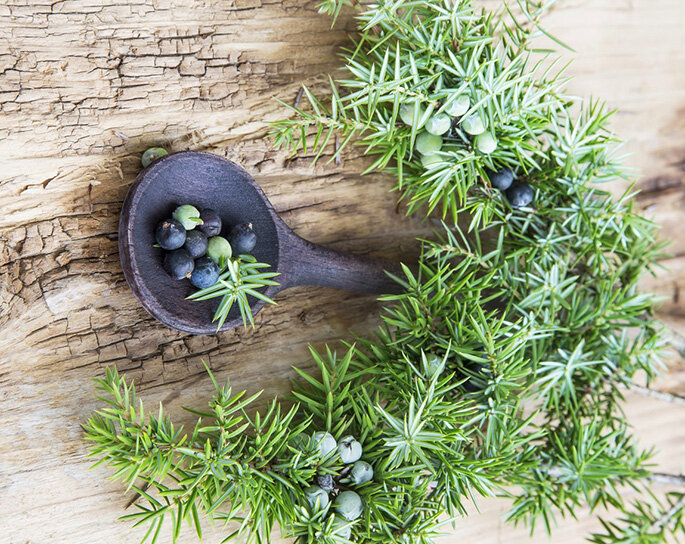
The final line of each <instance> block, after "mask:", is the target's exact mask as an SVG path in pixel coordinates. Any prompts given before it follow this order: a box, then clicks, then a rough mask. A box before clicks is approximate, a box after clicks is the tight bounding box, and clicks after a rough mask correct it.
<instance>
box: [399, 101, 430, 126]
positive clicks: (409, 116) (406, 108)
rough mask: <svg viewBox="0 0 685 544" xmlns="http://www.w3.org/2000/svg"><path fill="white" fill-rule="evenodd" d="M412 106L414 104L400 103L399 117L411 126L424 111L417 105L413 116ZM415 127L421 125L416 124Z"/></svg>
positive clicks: (419, 118)
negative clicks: (416, 110) (415, 113)
mask: <svg viewBox="0 0 685 544" xmlns="http://www.w3.org/2000/svg"><path fill="white" fill-rule="evenodd" d="M414 107H415V106H414V104H402V105H401V106H400V119H402V121H403V122H404V124H405V125H409V126H410V127H413V126H414V123H415V122H416V123H418V122H419V121H420V120H421V118H422V117H423V114H424V111H425V110H424V109H423V108H422V107H421V106H420V105H419V107H418V112H417V115H416V117H414ZM416 128H417V129H419V128H421V127H420V126H417V127H416Z"/></svg>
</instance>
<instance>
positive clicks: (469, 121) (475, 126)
mask: <svg viewBox="0 0 685 544" xmlns="http://www.w3.org/2000/svg"><path fill="white" fill-rule="evenodd" d="M461 128H462V129H464V132H466V133H467V134H470V135H471V136H477V135H478V134H482V133H483V132H485V123H483V120H482V119H481V118H480V115H478V114H477V113H474V114H473V115H469V116H468V117H465V118H464V119H462V120H461Z"/></svg>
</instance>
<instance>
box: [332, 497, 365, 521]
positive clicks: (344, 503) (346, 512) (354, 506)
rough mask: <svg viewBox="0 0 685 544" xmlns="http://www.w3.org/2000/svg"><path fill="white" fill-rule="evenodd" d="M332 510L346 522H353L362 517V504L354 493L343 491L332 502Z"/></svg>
mask: <svg viewBox="0 0 685 544" xmlns="http://www.w3.org/2000/svg"><path fill="white" fill-rule="evenodd" d="M333 508H335V511H336V512H337V513H338V514H340V515H341V516H342V517H343V518H345V519H346V520H348V521H353V520H355V519H357V518H358V517H359V516H361V515H362V511H363V509H364V503H362V498H361V497H360V496H359V495H357V494H356V493H355V492H354V491H343V492H342V493H340V495H338V496H337V497H336V499H335V501H334V502H333Z"/></svg>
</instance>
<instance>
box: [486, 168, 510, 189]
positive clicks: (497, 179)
mask: <svg viewBox="0 0 685 544" xmlns="http://www.w3.org/2000/svg"><path fill="white" fill-rule="evenodd" d="M485 173H486V174H487V175H488V179H489V180H490V184H491V185H492V186H493V187H495V188H496V189H499V190H500V191H506V190H507V189H508V188H509V187H510V186H511V184H512V183H513V182H514V173H513V172H512V171H511V170H510V169H509V168H505V167H502V168H500V169H499V170H497V171H493V170H486V172H485Z"/></svg>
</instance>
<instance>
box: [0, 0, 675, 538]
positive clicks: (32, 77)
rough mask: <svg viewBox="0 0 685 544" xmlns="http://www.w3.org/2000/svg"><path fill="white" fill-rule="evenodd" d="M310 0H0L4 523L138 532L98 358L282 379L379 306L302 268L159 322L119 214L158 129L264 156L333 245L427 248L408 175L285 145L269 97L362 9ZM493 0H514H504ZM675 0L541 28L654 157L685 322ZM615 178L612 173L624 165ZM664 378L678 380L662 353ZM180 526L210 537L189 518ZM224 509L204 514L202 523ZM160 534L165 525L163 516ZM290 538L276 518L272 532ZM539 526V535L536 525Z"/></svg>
mask: <svg viewBox="0 0 685 544" xmlns="http://www.w3.org/2000/svg"><path fill="white" fill-rule="evenodd" d="M315 4H316V2H313V1H305V0H284V1H281V0H237V1H235V2H231V1H230V0H173V1H172V0H126V1H125V2H124V1H118V2H116V1H115V2H111V1H105V0H62V1H58V2H55V1H54V0H9V1H8V2H3V3H2V5H0V109H1V111H2V115H1V116H0V156H2V157H3V161H2V163H3V169H2V173H1V174H0V180H1V181H0V204H2V206H1V208H0V209H1V210H2V214H0V384H1V386H2V387H1V388H0V411H1V413H2V414H3V424H2V426H0V526H2V527H3V536H2V538H0V540H2V541H3V542H5V541H7V542H10V543H17V544H19V543H21V544H24V543H26V542H30V543H41V544H42V543H44V542H69V543H86V542H109V543H112V544H119V543H121V544H123V543H130V542H134V541H136V539H137V538H140V536H142V532H141V531H140V530H136V529H134V530H132V529H130V528H129V527H128V526H127V524H125V523H122V522H118V521H116V518H117V517H118V516H119V515H121V514H122V512H123V510H122V509H123V506H124V505H125V504H126V502H127V500H128V499H129V497H128V496H124V495H122V487H121V486H120V485H119V484H117V483H111V482H108V481H106V480H105V477H106V476H107V475H108V471H107V470H105V469H100V468H98V469H96V470H92V471H89V470H88V466H89V461H88V460H87V459H86V457H85V454H86V450H85V447H84V444H83V442H82V441H81V431H80V428H79V424H80V423H81V422H82V421H83V420H84V419H85V418H86V417H87V415H88V414H89V413H90V412H91V411H92V410H93V409H94V408H95V407H96V402H95V401H94V400H93V397H92V393H93V389H92V385H91V383H90V378H92V377H94V376H98V375H101V374H102V373H103V369H104V366H105V365H107V364H116V365H117V366H118V367H119V368H120V369H121V370H124V371H126V372H127V374H128V375H129V376H130V377H132V378H135V380H136V382H137V383H138V384H139V388H140V391H141V392H142V396H143V398H144V399H145V400H146V401H147V403H148V405H149V406H155V404H156V403H157V402H159V401H163V402H165V403H166V404H167V406H168V407H169V409H170V411H171V413H172V414H173V415H175V416H177V418H178V420H179V421H189V419H188V417H187V414H184V413H183V412H182V410H181V408H180V407H181V406H184V405H186V406H196V407H200V406H203V405H204V403H205V402H206V399H207V397H208V395H209V393H210V390H211V387H210V383H209V381H208V379H207V377H206V375H205V374H204V372H203V369H202V365H201V362H200V361H201V359H205V360H207V361H208V362H209V363H210V364H211V366H212V368H214V369H215V371H216V372H217V374H218V377H219V378H220V379H222V380H223V379H225V378H226V377H227V376H230V377H231V379H232V381H233V383H234V385H235V387H236V388H238V389H243V388H245V389H248V390H249V391H253V392H254V391H256V390H259V389H263V390H264V395H263V398H264V399H265V400H266V399H268V398H270V397H272V396H273V395H275V394H282V393H284V392H285V391H287V390H288V389H289V380H290V379H292V378H293V372H292V370H291V365H293V364H297V365H300V366H303V367H305V368H309V367H311V361H310V359H309V358H308V356H307V344H308V343H312V344H314V345H315V346H318V347H320V346H321V345H322V344H323V343H324V342H335V341H336V340H337V339H339V338H346V339H350V338H351V337H352V334H353V333H358V334H366V333H368V332H369V331H370V330H371V329H372V327H373V326H374V325H375V324H376V323H377V322H378V316H377V313H378V308H379V306H378V304H377V303H376V302H375V300H374V297H373V296H364V295H356V294H344V293H341V292H339V291H334V290H329V289H325V288H316V289H313V288H306V289H303V288H299V289H293V290H289V291H287V292H285V293H283V294H282V295H280V296H279V299H278V302H279V304H278V306H276V307H273V308H267V309H265V310H264V311H262V312H260V314H259V315H258V316H257V328H256V329H255V330H254V331H251V330H249V331H245V330H236V331H232V332H228V333H221V334H219V335H217V336H214V337H192V336H188V335H185V334H182V333H178V332H175V331H171V330H169V329H167V328H166V327H163V326H161V325H159V324H158V323H156V322H155V321H154V320H153V319H151V318H150V317H149V316H148V315H147V314H146V313H145V311H144V310H143V309H142V308H141V307H140V306H139V305H138V303H137V301H136V299H135V297H134V296H133V294H132V293H131V291H130V290H129V289H128V287H127V286H126V283H125V281H124V278H123V275H122V272H121V268H120V266H119V260H118V254H117V221H118V215H119V211H120V208H121V203H122V201H123V198H124V195H125V194H126V191H127V189H128V187H129V185H130V184H131V183H132V181H133V179H134V178H135V176H136V174H137V172H138V169H139V166H138V165H139V158H140V153H142V151H143V150H144V149H145V148H147V147H149V146H151V145H164V146H167V147H168V148H169V149H171V150H174V151H180V150H186V149H196V150H205V151H210V152H213V153H217V154H220V155H222V156H225V157H227V158H229V159H231V160H233V161H235V162H237V163H239V164H241V165H243V166H244V167H245V168H246V169H248V170H249V171H250V172H251V173H252V174H253V175H254V176H255V178H256V180H257V182H258V183H259V184H260V186H261V187H262V188H263V189H264V191H265V193H266V195H267V196H268V197H269V199H270V200H271V201H272V202H273V204H274V207H275V209H276V210H277V211H278V212H279V213H280V214H281V215H282V216H283V218H284V219H285V221H286V223H287V224H288V225H289V226H290V227H291V228H293V229H294V230H295V231H296V232H298V233H299V234H301V235H302V236H304V237H305V238H307V239H310V240H312V241H314V242H316V243H322V244H325V245H327V246H330V247H332V248H334V249H338V250H346V251H353V252H356V253H360V254H368V255H374V256H383V257H386V258H389V259H400V258H404V259H411V258H412V257H414V256H416V254H417V245H416V243H415V242H414V239H415V237H416V236H421V235H424V234H425V233H426V227H425V226H424V225H422V224H421V223H420V222H418V221H416V220H415V219H413V218H407V217H405V216H404V215H403V214H402V213H401V212H400V213H398V212H397V211H396V208H395V202H394V197H393V196H392V195H389V194H388V190H389V189H390V187H391V185H392V181H391V180H390V179H388V178H387V177H384V176H379V175H377V174H372V175H368V176H363V177H362V176H360V174H359V173H360V172H361V171H362V170H363V169H364V167H365V166H366V165H367V164H368V162H367V161H366V160H365V159H364V158H363V157H362V156H361V152H360V150H350V151H348V152H347V153H346V154H344V156H343V161H342V164H341V165H336V164H334V163H330V164H326V162H325V160H324V161H322V162H320V163H319V164H318V165H317V166H315V167H312V166H311V164H310V162H311V160H310V157H302V158H297V159H288V157H286V156H285V155H284V154H282V153H280V152H275V151H273V149H272V148H271V146H270V144H269V142H268V140H266V139H265V138H264V136H265V134H266V127H265V122H266V121H268V120H270V119H276V118H279V117H281V116H282V115H283V114H284V112H283V109H282V108H281V107H280V106H279V105H278V104H277V103H276V102H275V101H274V100H273V99H274V98H276V97H278V98H281V99H283V100H286V101H292V100H294V99H295V96H296V95H297V92H298V89H299V85H300V83H301V82H306V83H307V84H308V85H310V86H312V87H314V88H317V87H318V86H320V85H322V84H324V83H325V74H327V73H328V72H330V71H331V70H333V69H334V68H335V67H336V66H338V65H339V61H338V58H337V56H336V52H337V51H338V50H339V48H340V46H341V45H343V44H344V43H345V42H346V35H347V33H348V32H349V31H351V30H352V29H353V21H352V19H351V17H350V15H349V14H348V13H346V14H343V16H342V17H341V20H340V23H339V25H338V26H336V28H335V29H333V30H332V31H330V30H329V26H330V21H329V19H328V18H326V17H323V16H319V15H317V13H316V8H315ZM485 4H486V5H488V6H490V7H493V6H498V5H500V2H499V0H489V1H487V2H485ZM684 17H685V4H684V3H683V2H682V1H681V0H565V1H564V0H562V1H561V2H560V4H559V7H557V8H555V10H554V11H553V12H552V13H551V14H550V16H549V17H548V18H547V19H546V22H545V25H546V28H547V29H549V30H550V31H552V32H554V33H556V34H558V35H559V36H560V37H561V38H562V39H563V40H564V41H565V42H567V43H569V44H571V45H572V46H573V47H574V48H575V49H576V51H577V53H576V54H571V53H568V54H566V55H567V56H568V57H569V58H571V57H575V58H576V62H575V64H574V65H573V67H572V73H573V74H574V75H575V76H576V78H575V80H574V81H573V82H572V84H571V89H572V90H573V91H575V92H577V93H578V94H581V95H583V96H590V95H593V96H599V97H603V98H605V99H607V100H608V101H609V104H610V105H611V106H613V107H617V108H619V112H618V113H617V115H616V116H615V118H614V127H615V129H616V131H617V133H618V134H619V135H620V136H621V137H623V138H626V139H628V142H629V143H628V144H627V146H626V151H628V152H630V153H631V156H630V157H629V159H628V162H629V164H631V165H633V166H635V167H636V168H637V169H639V170H640V172H641V173H640V175H639V176H638V179H639V180H640V181H639V183H638V186H639V187H640V188H642V189H643V194H642V195H641V196H640V197H639V203H640V204H641V205H642V206H643V207H645V208H646V210H647V213H649V214H650V215H651V216H652V217H654V218H655V219H656V220H657V221H658V222H659V223H660V224H661V225H662V226H663V234H664V236H665V237H667V238H670V239H672V240H673V244H672V246H671V248H670V249H671V252H672V253H673V257H671V258H669V259H666V260H665V261H664V264H666V265H667V266H668V271H666V272H659V273H658V275H657V277H656V278H655V279H649V278H646V279H645V283H644V285H645V287H646V288H648V289H652V290H655V291H657V292H658V293H660V294H662V295H664V296H665V297H666V300H665V302H664V303H663V304H662V306H661V310H660V316H661V317H662V318H663V319H664V320H665V321H666V322H667V323H668V324H669V325H670V326H671V327H672V328H673V329H674V330H675V331H679V333H680V334H685V312H684V311H683V305H682V303H681V291H682V289H683V288H685V264H683V263H685V261H684V260H683V259H684V256H685V236H683V235H682V233H681V230H682V229H681V228H680V224H681V223H682V214H683V209H684V208H685V190H684V188H683V186H684V185H685V121H684V119H685V115H684V113H685V72H684V71H683V70H682V69H681V68H680V67H682V66H684V65H685V47H684V46H685V43H684V38H683V33H682V21H683V18H684ZM614 188H615V189H616V190H617V191H618V190H619V189H620V187H619V185H618V184H616V186H615V187H614ZM669 364H670V366H669V370H668V372H667V373H666V374H665V376H664V377H663V379H661V380H660V382H659V384H658V385H660V386H661V387H662V388H663V389H666V390H670V391H674V392H680V393H684V392H685V368H684V367H683V365H682V363H681V362H680V360H679V359H676V358H674V359H672V360H670V361H669ZM626 411H627V413H628V415H629V416H630V418H631V421H632V422H633V424H634V425H635V428H636V433H637V435H638V437H639V439H640V442H641V443H642V444H643V445H645V446H648V445H655V446H656V447H657V448H658V450H659V453H658V454H657V456H656V458H655V460H656V462H657V463H658V466H659V469H660V470H661V471H664V472H679V471H683V470H685V466H683V461H682V460H683V459H685V425H683V421H684V420H685V411H684V410H683V407H682V406H677V405H670V404H666V403H663V402H661V401H659V400H657V399H652V398H645V397H642V396H639V395H638V394H636V393H630V394H628V395H627V405H626ZM481 508H482V512H481V514H479V515H476V516H474V517H469V519H468V520H464V521H463V522H462V523H459V524H458V525H457V527H456V528H455V529H454V531H452V532H451V534H452V536H448V537H446V538H445V539H444V541H445V542H462V543H468V542H478V543H479V544H490V543H495V542H507V543H509V542H512V543H515V542H524V541H525V542H528V541H530V539H529V538H528V536H527V531H526V530H525V529H523V528H517V529H512V528H511V527H510V526H508V525H504V524H503V523H502V522H501V518H500V515H501V513H502V512H503V511H504V510H505V509H506V504H505V503H503V502H501V501H484V502H483V503H482V504H481ZM593 528H597V523H596V521H594V520H593V517H592V516H591V515H589V514H588V513H585V512H581V513H580V521H579V522H576V521H573V520H570V521H567V522H562V523H561V524H560V527H559V529H558V531H557V532H556V534H555V538H554V541H555V542H557V543H571V542H581V541H582V537H583V535H585V534H587V532H588V531H589V530H591V529H593ZM182 535H183V536H182V542H184V543H190V542H196V539H195V537H194V536H193V535H192V534H191V531H190V530H188V529H185V530H184V532H183V533H182ZM220 540H221V531H220V530H218V529H216V530H212V529H211V528H209V527H208V528H207V534H206V536H205V539H204V542H206V543H210V544H212V543H218V542H219V541H220ZM162 541H163V542H166V541H168V539H166V538H163V539H162ZM275 541H277V539H275ZM534 541H535V542H547V541H548V539H547V538H545V537H542V536H539V537H536V539H535V540H534Z"/></svg>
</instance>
